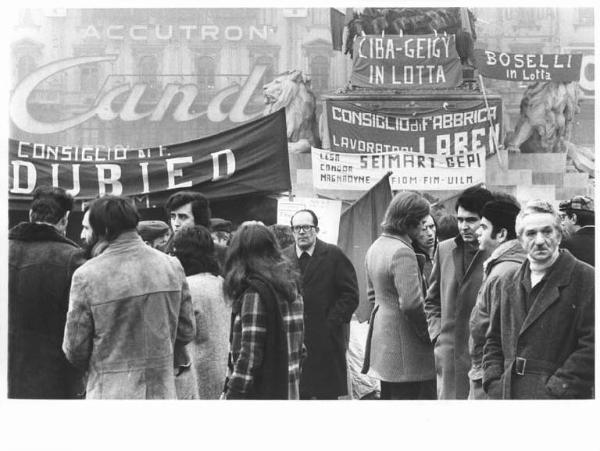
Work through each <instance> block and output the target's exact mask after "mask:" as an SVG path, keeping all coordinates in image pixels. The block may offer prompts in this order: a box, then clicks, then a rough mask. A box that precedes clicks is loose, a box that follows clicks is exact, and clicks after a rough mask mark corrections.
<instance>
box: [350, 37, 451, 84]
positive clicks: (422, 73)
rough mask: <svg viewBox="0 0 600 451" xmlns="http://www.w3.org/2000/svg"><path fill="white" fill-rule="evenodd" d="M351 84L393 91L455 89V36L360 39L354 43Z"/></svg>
mask: <svg viewBox="0 0 600 451" xmlns="http://www.w3.org/2000/svg"><path fill="white" fill-rule="evenodd" d="M354 55H355V56H354V61H353V68H352V76H351V82H352V84H354V85H356V86H361V87H373V86H377V87H383V88H395V89H410V88H424V87H435V88H450V87H456V86H458V84H459V82H460V77H461V65H460V59H459V57H458V53H457V52H456V46H455V37H454V35H419V36H390V37H388V36H372V35H368V36H362V37H359V38H357V39H356V41H355V42H354Z"/></svg>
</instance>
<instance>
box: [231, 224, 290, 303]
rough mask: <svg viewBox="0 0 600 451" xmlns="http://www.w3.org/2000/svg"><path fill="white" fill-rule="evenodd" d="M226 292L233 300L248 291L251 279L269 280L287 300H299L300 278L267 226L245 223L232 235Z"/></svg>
mask: <svg viewBox="0 0 600 451" xmlns="http://www.w3.org/2000/svg"><path fill="white" fill-rule="evenodd" d="M224 274H225V282H224V283H223V291H224V293H225V296H226V297H227V298H229V299H231V300H235V299H237V298H239V297H240V296H241V295H242V294H243V293H244V291H245V290H246V289H247V288H248V279H250V278H252V276H259V277H261V278H262V279H266V280H267V281H268V282H269V283H270V284H271V285H272V286H273V288H274V289H275V290H276V291H278V292H279V293H281V294H282V295H283V296H284V297H285V298H286V299H288V300H289V301H292V300H294V299H296V296H297V293H298V291H299V290H298V287H299V274H298V273H297V272H296V270H295V269H294V267H293V265H292V263H291V262H290V261H289V260H287V259H286V258H285V257H284V256H283V254H282V253H281V248H280V247H279V244H278V243H277V240H276V238H275V235H274V234H273V232H271V231H270V230H269V229H268V228H267V227H266V226H265V225H264V224H261V223H258V222H245V223H243V224H242V225H241V226H240V227H239V228H238V229H237V231H236V232H235V233H234V234H233V238H232V240H231V243H230V244H229V248H228V249H227V257H226V259H225V268H224Z"/></svg>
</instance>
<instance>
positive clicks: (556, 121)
mask: <svg viewBox="0 0 600 451" xmlns="http://www.w3.org/2000/svg"><path fill="white" fill-rule="evenodd" d="M580 96H581V88H580V87H579V84H578V83H577V82H570V83H561V82H551V81H546V82H536V83H532V84H531V85H529V86H528V87H527V89H525V92H524V93H523V98H522V100H521V109H520V117H519V120H518V122H517V125H516V127H515V130H514V131H513V132H509V133H508V134H507V136H506V140H505V147H506V148H507V149H508V150H509V151H512V152H523V153H560V152H566V153H567V155H568V156H569V157H570V158H571V160H572V161H573V165H574V166H575V167H576V168H577V170H579V171H580V172H587V173H588V174H590V175H591V176H592V177H593V175H594V152H593V149H589V148H586V147H582V146H579V145H576V144H574V143H572V142H570V135H571V129H572V127H573V121H574V119H575V115H576V114H577V113H578V112H579V100H580Z"/></svg>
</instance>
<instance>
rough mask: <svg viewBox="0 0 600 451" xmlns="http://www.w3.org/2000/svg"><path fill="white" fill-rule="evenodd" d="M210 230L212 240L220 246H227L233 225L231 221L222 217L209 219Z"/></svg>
mask: <svg viewBox="0 0 600 451" xmlns="http://www.w3.org/2000/svg"><path fill="white" fill-rule="evenodd" d="M210 230H211V235H212V238H213V241H214V242H215V244H217V245H220V246H229V241H230V240H231V232H232V230H233V226H232V224H231V221H228V220H227V219H222V218H211V219H210Z"/></svg>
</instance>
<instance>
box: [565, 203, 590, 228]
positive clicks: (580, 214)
mask: <svg viewBox="0 0 600 451" xmlns="http://www.w3.org/2000/svg"><path fill="white" fill-rule="evenodd" d="M564 212H565V213H566V214H567V215H568V216H569V217H571V216H573V214H575V215H577V220H576V221H575V224H576V225H578V226H580V227H583V226H590V225H594V224H595V223H596V220H595V218H594V212H593V211H585V210H571V209H570V208H568V209H566V210H564Z"/></svg>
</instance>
